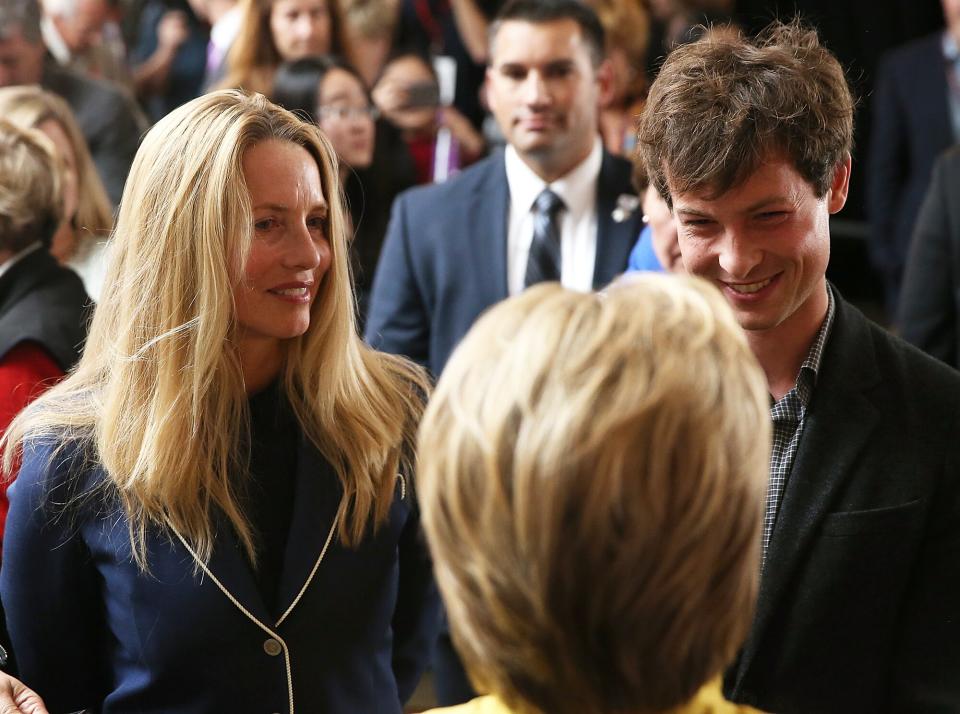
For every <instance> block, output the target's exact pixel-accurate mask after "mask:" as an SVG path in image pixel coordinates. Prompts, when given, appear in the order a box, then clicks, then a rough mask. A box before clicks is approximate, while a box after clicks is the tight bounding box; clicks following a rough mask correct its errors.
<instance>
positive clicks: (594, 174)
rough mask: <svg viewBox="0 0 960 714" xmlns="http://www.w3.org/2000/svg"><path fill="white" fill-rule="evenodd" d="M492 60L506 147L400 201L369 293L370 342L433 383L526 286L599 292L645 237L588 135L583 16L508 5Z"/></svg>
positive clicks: (592, 118) (620, 165) (601, 87)
mask: <svg viewBox="0 0 960 714" xmlns="http://www.w3.org/2000/svg"><path fill="white" fill-rule="evenodd" d="M490 53H491V64H490V68H489V70H488V74H487V80H488V85H487V86H488V98H489V101H490V105H491V107H492V109H493V113H494V115H495V116H496V118H497V121H498V123H499V125H500V127H501V129H502V130H503V132H504V134H505V135H506V137H507V140H508V142H509V146H508V147H507V149H506V151H500V152H497V153H495V154H493V155H492V156H491V157H489V158H487V159H486V160H484V161H482V162H480V163H479V164H477V165H476V166H474V167H472V168H470V169H468V170H466V171H465V172H463V173H462V174H460V175H459V176H457V177H456V178H454V179H453V180H451V181H449V182H448V183H446V184H442V185H437V186H430V187H426V188H417V189H414V190H412V191H409V192H407V193H405V194H402V195H401V196H400V197H399V198H398V199H397V201H396V202H395V204H394V208H393V216H392V218H391V221H390V226H389V229H388V231H387V238H386V241H385V243H384V247H383V252H382V254H381V257H380V262H379V265H378V267H377V272H376V275H375V278H374V283H373V292H372V298H371V304H370V311H369V316H368V321H367V330H366V334H367V338H368V340H369V341H370V343H371V344H372V345H374V346H375V347H378V348H380V349H383V350H386V351H388V352H394V353H398V354H403V355H406V356H408V357H411V358H412V359H414V360H416V361H418V362H420V363H421V364H424V365H426V366H427V367H428V368H429V369H430V370H431V371H432V372H433V373H434V374H439V373H440V372H441V370H442V369H443V366H444V364H445V363H446V361H447V358H448V357H449V355H450V352H451V351H452V350H453V348H454V347H455V346H456V344H457V342H459V340H460V338H461V337H463V335H464V334H465V333H466V332H467V330H468V329H469V328H470V326H471V325H472V324H473V322H474V320H475V319H476V318H477V316H478V315H480V313H481V312H483V311H484V310H485V309H486V308H487V307H489V306H490V305H492V304H494V303H496V302H498V301H500V300H502V299H504V298H506V297H507V296H508V295H511V294H515V293H517V292H520V291H522V290H523V289H524V287H526V286H527V285H529V284H530V283H531V282H536V281H537V280H538V279H552V280H557V279H559V280H560V281H561V282H562V283H563V284H564V285H566V286H568V287H574V288H578V289H582V290H589V289H592V288H598V287H602V286H603V285H605V284H606V283H608V282H609V281H610V280H611V279H612V278H613V277H614V276H616V275H617V274H618V273H620V272H622V271H623V270H624V269H625V268H626V265H627V257H628V255H629V252H630V248H631V247H632V245H633V243H634V241H635V240H636V237H637V235H638V234H639V232H640V228H641V225H642V224H641V215H640V211H639V210H637V207H638V201H637V199H636V196H635V194H634V192H633V189H632V188H631V185H630V166H629V164H628V163H627V162H625V161H623V160H620V159H617V158H614V157H612V156H609V155H607V154H605V153H604V152H603V149H602V147H601V144H600V140H599V136H598V130H597V106H598V102H599V99H600V96H601V94H602V93H603V92H604V91H606V89H607V87H608V86H609V81H610V72H609V67H608V66H607V65H606V64H605V63H604V62H603V56H604V49H603V29H602V27H601V26H600V23H599V21H598V20H597V18H596V16H595V15H594V13H593V11H592V10H589V9H588V8H586V7H585V6H584V5H583V4H581V3H579V2H576V0H543V1H539V2H538V1H536V0H515V1H514V2H511V3H509V4H508V5H507V6H505V7H504V9H503V11H502V12H501V13H500V15H499V16H498V18H497V20H495V25H494V30H493V34H492V42H491V47H490ZM545 192H549V193H552V194H553V196H554V198H552V199H551V198H550V197H549V196H548V195H546V193H545ZM538 199H539V202H538ZM556 199H559V203H557V202H556ZM547 200H553V201H554V203H553V207H552V208H544V207H543V206H544V202H545V201H547ZM538 206H539V208H538ZM531 255H532V256H534V257H533V258H532V259H531V258H530V256H531ZM533 273H536V275H534V274H533Z"/></svg>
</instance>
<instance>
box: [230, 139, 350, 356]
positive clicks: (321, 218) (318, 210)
mask: <svg viewBox="0 0 960 714" xmlns="http://www.w3.org/2000/svg"><path fill="white" fill-rule="evenodd" d="M243 176H244V179H245V181H246V183H247V189H248V191H249V193H250V205H251V207H252V209H253V243H252V244H251V246H250V254H249V257H248V258H247V263H246V265H245V266H244V272H243V279H242V280H241V282H240V284H239V285H237V286H235V287H234V293H233V298H234V304H235V306H236V314H237V322H238V324H239V326H240V333H241V334H240V347H241V350H243V349H247V348H253V349H255V347H254V345H257V346H259V347H263V346H264V345H267V346H272V345H271V344H270V343H279V342H280V341H282V340H287V339H290V338H293V337H298V336H299V335H302V334H304V333H305V332H306V331H307V329H308V328H309V327H310V308H311V306H312V305H313V301H314V299H315V298H316V296H317V291H318V289H319V287H320V283H321V281H322V280H323V277H324V275H325V274H326V272H327V270H328V269H329V267H330V260H331V252H330V243H329V241H328V239H327V225H328V220H327V213H328V207H327V201H326V199H325V197H324V194H323V189H322V186H321V183H320V171H319V169H318V168H317V163H316V161H314V159H313V157H312V156H311V155H310V154H309V153H308V152H307V150H306V149H304V148H303V147H301V146H297V145H296V144H293V143H291V142H288V141H279V140H275V139H271V140H267V141H263V142H261V143H259V144H255V145H254V146H253V147H251V148H250V149H248V150H247V152H246V154H245V155H244V157H243Z"/></svg>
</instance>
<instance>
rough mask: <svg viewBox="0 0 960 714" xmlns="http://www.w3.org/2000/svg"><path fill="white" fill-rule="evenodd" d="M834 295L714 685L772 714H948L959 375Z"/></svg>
mask: <svg viewBox="0 0 960 714" xmlns="http://www.w3.org/2000/svg"><path fill="white" fill-rule="evenodd" d="M835 296H836V297H837V313H836V321H835V323H834V325H833V331H832V333H831V335H830V338H829V341H828V342H827V345H826V349H825V352H824V355H823V361H822V363H821V370H820V374H819V376H818V380H817V385H816V388H815V390H814V393H813V398H812V401H811V403H810V407H809V410H808V412H807V416H806V424H805V427H804V432H803V435H802V437H801V440H800V447H799V451H798V452H797V457H796V461H795V462H794V466H793V471H792V473H791V474H790V478H789V481H788V482H787V485H786V488H785V491H784V494H783V501H782V505H781V508H780V514H779V517H778V520H777V523H776V527H775V529H774V532H773V537H772V540H771V543H770V550H769V552H768V555H767V561H766V566H765V570H764V572H763V575H762V577H761V584H760V596H759V601H758V605H757V612H756V617H755V620H754V624H753V627H752V630H751V632H750V635H749V637H748V639H747V642H746V644H745V645H744V648H743V651H742V653H741V656H740V659H739V661H738V662H737V664H736V665H735V666H734V667H733V668H731V670H730V671H729V672H728V674H727V678H726V691H727V694H728V696H730V697H731V698H732V699H734V700H736V701H739V702H744V703H748V704H751V705H753V706H756V707H758V708H760V709H762V710H764V711H774V712H778V714H790V713H791V712H797V713H800V712H802V713H803V714H811V713H814V712H815V713H816V714H830V713H831V712H838V713H839V712H844V713H845V714H849V713H851V712H871V713H872V714H873V713H876V712H898V713H899V712H904V713H906V712H910V713H911V714H921V713H923V712H957V711H960V375H958V374H957V373H956V372H954V371H953V370H951V369H950V368H948V367H946V366H944V365H943V364H941V363H940V362H937V361H936V360H934V359H932V358H930V357H929V356H927V355H925V354H923V353H921V352H919V351H918V350H916V349H915V348H914V347H912V346H910V345H908V344H906V343H905V342H903V341H902V340H900V339H898V338H896V337H892V336H891V335H889V334H888V333H887V332H885V331H884V330H882V329H881V328H879V327H877V326H876V325H874V324H873V323H872V322H870V321H868V320H867V319H866V318H865V317H864V316H863V315H862V314H861V313H860V312H859V311H857V310H856V309H855V308H853V307H852V306H850V305H849V304H848V303H846V302H844V301H843V299H842V298H840V297H839V295H837V294H836V293H835Z"/></svg>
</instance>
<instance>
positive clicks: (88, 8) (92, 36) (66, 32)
mask: <svg viewBox="0 0 960 714" xmlns="http://www.w3.org/2000/svg"><path fill="white" fill-rule="evenodd" d="M109 12H110V8H109V7H108V5H107V3H106V1H105V0H75V4H74V9H73V11H72V12H71V13H70V14H67V15H54V16H53V18H52V19H53V24H54V25H55V26H56V28H57V32H59V33H60V36H61V37H62V38H63V41H64V43H65V44H66V45H67V47H68V48H69V49H70V51H71V52H75V53H76V52H84V51H85V50H88V49H90V48H91V47H93V46H94V45H95V44H97V43H98V42H99V41H100V33H101V30H102V29H103V23H105V22H106V21H107V18H108V15H109Z"/></svg>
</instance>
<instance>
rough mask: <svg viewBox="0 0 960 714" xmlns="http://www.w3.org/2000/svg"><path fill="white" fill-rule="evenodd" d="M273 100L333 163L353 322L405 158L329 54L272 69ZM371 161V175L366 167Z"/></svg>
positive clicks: (359, 86) (406, 167)
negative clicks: (345, 215) (343, 210)
mask: <svg viewBox="0 0 960 714" xmlns="http://www.w3.org/2000/svg"><path fill="white" fill-rule="evenodd" d="M272 99H273V101H275V102H276V103H277V104H279V105H280V106H282V107H285V108H286V109H289V110H290V111H292V112H296V113H298V114H300V115H301V116H304V117H306V118H308V119H310V121H312V122H314V123H315V124H316V125H317V126H319V127H320V129H321V130H322V131H323V133H324V134H326V136H327V138H328V139H329V140H330V143H331V144H332V145H333V148H334V150H335V151H336V152H337V157H338V158H339V160H340V161H339V169H340V178H341V181H342V182H343V186H344V192H345V194H346V197H347V204H348V206H349V209H350V218H351V221H352V226H351V227H350V228H351V230H352V233H353V235H354V240H353V242H352V244H351V254H352V258H353V269H354V274H355V277H356V289H357V296H358V302H359V306H360V320H361V322H362V320H363V316H364V315H365V314H366V310H365V307H366V303H367V298H368V296H369V292H370V285H371V283H372V282H373V272H374V270H375V269H376V267H377V259H378V258H379V257H380V247H381V246H382V244H383V238H384V236H385V235H386V231H387V223H388V222H389V220H390V206H391V205H392V203H393V199H394V197H395V196H396V195H397V194H398V193H400V191H403V190H405V189H407V188H409V187H410V186H412V185H413V183H414V170H413V161H412V159H411V158H410V154H409V152H408V151H407V148H406V145H405V144H404V142H403V139H402V138H401V137H400V135H399V133H398V132H397V131H396V130H394V129H393V128H392V127H391V126H389V125H388V124H386V123H385V122H384V123H381V122H378V121H377V120H378V119H379V116H380V112H379V110H378V109H377V108H376V106H375V105H374V104H373V100H372V99H371V97H370V93H369V92H368V91H367V88H366V85H365V84H364V82H363V79H362V78H361V76H360V74H359V73H358V72H357V70H356V69H354V68H353V67H352V66H351V65H349V64H347V63H346V62H344V61H343V60H340V59H337V58H335V57H307V58H305V59H300V60H297V61H295V62H287V63H284V64H282V65H280V67H279V68H278V69H277V74H276V77H275V78H274V83H273V96H272ZM374 164H376V166H377V170H376V171H373V170H371V167H372V166H373V165H374Z"/></svg>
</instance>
